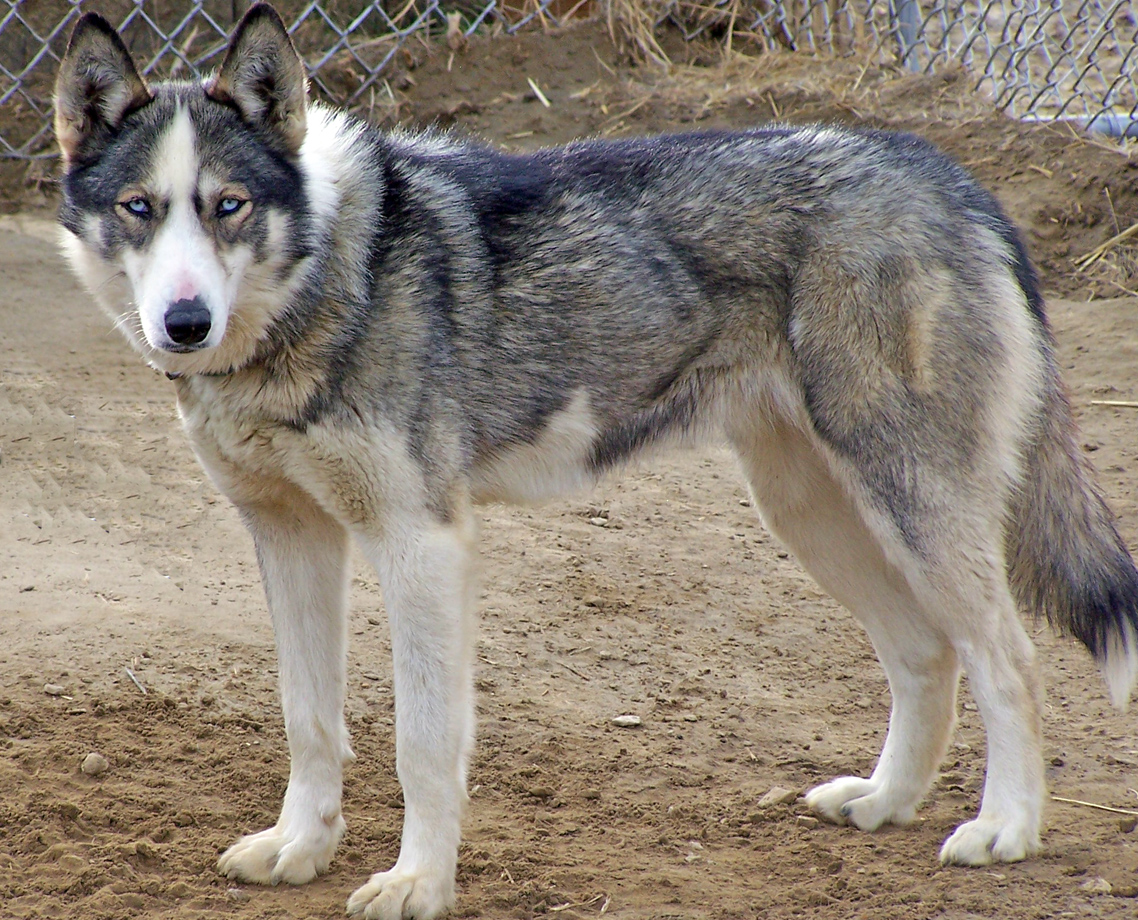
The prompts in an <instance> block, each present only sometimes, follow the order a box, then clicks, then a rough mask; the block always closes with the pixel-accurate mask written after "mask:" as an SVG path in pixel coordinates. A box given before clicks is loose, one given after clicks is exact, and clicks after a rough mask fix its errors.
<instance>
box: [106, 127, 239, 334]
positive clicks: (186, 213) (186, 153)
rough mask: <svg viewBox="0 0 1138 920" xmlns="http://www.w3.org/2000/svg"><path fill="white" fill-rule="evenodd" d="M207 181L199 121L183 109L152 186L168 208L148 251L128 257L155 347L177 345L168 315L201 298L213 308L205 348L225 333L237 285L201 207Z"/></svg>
mask: <svg viewBox="0 0 1138 920" xmlns="http://www.w3.org/2000/svg"><path fill="white" fill-rule="evenodd" d="M202 179H203V176H202V175H201V171H200V164H199V163H198V157H197V143H196V137H195V135H194V126H193V122H192V121H191V120H190V115H189V112H188V111H186V110H185V109H184V108H179V109H178V110H177V112H176V113H175V114H174V117H173V118H172V119H171V121H170V125H169V127H168V128H167V129H166V132H165V133H164V134H163V136H162V138H161V140H160V141H159V143H158V145H157V147H156V150H155V154H154V160H153V162H152V165H151V170H150V175H149V177H148V181H147V184H146V188H147V189H148V191H149V192H150V193H151V194H152V195H154V196H155V197H156V198H157V199H159V202H158V203H160V204H162V205H164V208H160V209H159V212H158V213H159V215H160V218H159V219H160V220H161V223H160V225H159V226H158V227H157V228H156V230H155V233H154V238H153V240H152V241H151V243H150V245H149V246H148V247H146V248H145V249H143V250H141V251H138V252H135V251H127V252H126V253H124V255H123V263H124V267H125V268H126V271H127V274H128V276H129V277H130V279H131V282H132V285H133V287H134V291H135V298H136V303H137V306H138V313H139V319H140V320H141V324H142V329H143V332H144V334H145V335H146V339H147V341H148V342H149V343H150V345H151V346H152V347H154V348H159V349H162V348H165V347H167V346H169V345H171V344H172V343H171V340H170V338H169V335H168V334H167V331H166V314H167V312H168V311H169V309H170V307H171V306H173V305H174V304H175V303H177V302H178V301H181V300H193V299H194V298H200V300H201V301H202V303H204V304H205V306H206V307H207V308H208V309H209V312H210V326H211V328H210V332H209V336H208V337H207V338H206V340H205V342H204V343H203V344H204V346H205V347H207V348H210V347H214V346H216V345H217V344H218V343H219V342H220V341H221V338H222V336H223V335H224V332H225V327H226V323H227V319H228V313H229V307H230V303H231V300H232V295H231V292H230V287H231V285H230V282H229V273H228V272H227V271H226V267H225V266H224V265H223V264H222V262H221V259H220V257H219V254H218V252H217V250H216V248H215V246H214V244H213V240H212V239H211V238H210V236H209V234H208V233H207V232H206V230H205V228H204V227H203V226H202V223H201V218H200V215H199V214H198V212H197V208H196V206H195V201H196V199H197V197H198V193H199V191H200V188H199V185H200V184H201V182H202ZM213 184H214V185H216V180H215V181H214V183H213ZM163 211H164V213H163Z"/></svg>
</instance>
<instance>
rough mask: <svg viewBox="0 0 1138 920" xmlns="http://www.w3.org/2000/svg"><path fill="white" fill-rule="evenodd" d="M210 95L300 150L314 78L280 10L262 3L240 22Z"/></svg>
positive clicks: (288, 147)
mask: <svg viewBox="0 0 1138 920" xmlns="http://www.w3.org/2000/svg"><path fill="white" fill-rule="evenodd" d="M206 94H207V95H208V96H209V97H210V98H212V99H216V100H217V101H218V102H224V103H225V104H226V105H231V106H233V107H234V108H235V109H237V111H238V112H240V113H241V117H242V118H243V119H244V120H245V122H246V123H247V124H249V125H252V126H253V127H256V128H261V129H263V130H265V131H267V132H268V133H269V134H270V136H274V137H276V138H278V139H279V140H280V141H281V143H282V144H283V146H284V149H285V151H286V152H288V153H291V154H295V153H296V152H297V151H298V150H300V145H301V143H302V142H303V141H304V131H305V106H306V97H307V94H308V82H307V80H306V79H305V73H304V62H303V61H301V59H300V55H299V54H297V53H296V49H295V48H294V47H293V44H292V39H290V38H289V36H288V30H287V29H285V24H284V23H283V22H282V21H281V18H280V16H278V15H277V11H276V10H274V9H273V8H272V7H271V6H269V5H268V4H267V3H257V4H255V5H253V6H251V7H250V8H249V12H247V13H246V14H245V16H244V17H243V18H242V19H241V22H239V23H238V24H237V28H236V30H234V32H233V37H232V38H231V39H230V40H229V48H228V50H227V51H226V52H225V61H224V62H223V63H222V65H221V70H219V71H218V72H217V76H215V77H214V78H213V79H212V80H211V81H210V82H209V84H208V85H207V86H206Z"/></svg>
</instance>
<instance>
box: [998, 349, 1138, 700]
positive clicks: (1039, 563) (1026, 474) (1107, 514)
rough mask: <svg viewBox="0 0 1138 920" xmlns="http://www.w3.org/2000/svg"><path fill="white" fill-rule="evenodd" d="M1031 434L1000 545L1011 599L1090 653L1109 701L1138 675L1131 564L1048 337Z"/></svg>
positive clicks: (1121, 696)
mask: <svg viewBox="0 0 1138 920" xmlns="http://www.w3.org/2000/svg"><path fill="white" fill-rule="evenodd" d="M1045 348H1046V349H1047V351H1048V354H1047V355H1046V359H1047V360H1046V362H1045V363H1046V368H1047V369H1046V372H1045V373H1046V381H1045V388H1046V392H1045V396H1044V404H1043V406H1042V411H1041V417H1040V418H1039V423H1038V427H1037V430H1036V432H1035V437H1034V438H1033V439H1032V441H1031V443H1030V444H1029V445H1028V446H1027V449H1026V450H1025V451H1024V454H1023V457H1022V462H1023V467H1022V469H1023V481H1022V483H1021V484H1020V487H1019V489H1018V491H1017V492H1016V494H1015V496H1014V497H1013V499H1012V503H1011V509H1010V511H1011V514H1010V515H1009V521H1008V527H1007V534H1006V544H1005V545H1006V550H1007V560H1008V576H1009V580H1010V583H1011V588H1012V592H1013V594H1014V595H1015V598H1016V600H1017V602H1018V603H1019V604H1020V605H1021V606H1022V607H1024V608H1025V609H1027V610H1031V611H1034V612H1037V613H1040V614H1043V615H1044V616H1046V618H1047V620H1048V621H1049V622H1050V623H1051V625H1052V626H1053V627H1055V628H1057V629H1058V630H1059V631H1060V632H1062V633H1065V634H1067V635H1070V636H1074V637H1075V638H1076V639H1078V640H1079V641H1080V642H1082V643H1083V644H1084V645H1085V646H1086V647H1087V648H1088V649H1090V652H1091V654H1092V655H1093V656H1094V657H1095V660H1096V661H1097V662H1098V664H1099V667H1100V668H1101V669H1102V673H1103V676H1104V678H1105V679H1106V683H1107V686H1108V688H1109V689H1110V695H1111V699H1112V700H1113V701H1114V704H1115V706H1117V707H1119V708H1120V709H1125V708H1126V706H1127V704H1128V703H1129V700H1130V694H1131V691H1132V690H1133V688H1134V685H1135V682H1136V681H1138V570H1136V569H1135V567H1134V560H1133V559H1132V558H1131V556H1130V552H1129V550H1127V548H1126V544H1125V543H1123V541H1122V537H1121V536H1120V535H1119V533H1118V529H1117V528H1116V526H1115V522H1114V516H1113V514H1112V513H1111V511H1110V509H1109V508H1107V506H1106V502H1105V501H1103V498H1102V495H1101V494H1100V492H1099V490H1098V487H1097V485H1096V484H1095V478H1094V472H1093V470H1092V469H1091V466H1090V464H1089V463H1088V462H1087V460H1086V459H1085V457H1084V456H1083V453H1082V451H1081V449H1080V447H1079V442H1078V440H1077V432H1076V428H1075V422H1074V419H1073V417H1072V415H1071V407H1070V404H1069V403H1068V401H1067V395H1066V392H1065V391H1064V389H1063V384H1062V382H1061V381H1060V379H1059V374H1058V370H1057V368H1056V365H1055V361H1054V358H1053V356H1052V355H1051V354H1050V351H1051V345H1050V342H1049V341H1048V343H1047V345H1046V346H1045Z"/></svg>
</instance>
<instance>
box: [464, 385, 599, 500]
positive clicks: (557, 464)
mask: <svg viewBox="0 0 1138 920" xmlns="http://www.w3.org/2000/svg"><path fill="white" fill-rule="evenodd" d="M596 436H597V425H596V422H595V421H594V419H593V413H592V410H591V409H590V408H589V394H588V393H587V392H585V390H578V391H577V392H576V393H575V394H574V395H573V400H572V401H571V402H570V403H569V405H568V406H566V407H565V408H564V409H562V410H560V411H559V412H555V413H554V414H553V415H552V416H551V417H550V419H549V422H548V423H547V424H546V426H545V428H544V430H543V431H542V432H541V435H540V436H539V437H538V438H537V440H536V441H534V442H533V443H532V444H521V445H518V446H516V447H513V448H511V449H510V450H509V451H507V452H506V453H503V454H501V455H500V456H498V457H495V458H494V460H493V461H492V462H490V463H487V464H485V465H483V466H482V467H481V468H480V469H478V470H477V471H476V472H475V475H474V478H473V482H472V485H471V489H472V492H473V494H474V497H475V499H476V500H477V501H480V502H489V501H504V502H516V503H518V504H533V503H537V502H542V501H548V500H549V499H551V498H554V497H555V496H559V495H565V494H568V493H571V492H576V491H578V490H580V489H583V488H586V487H587V486H591V485H593V484H594V483H595V481H596V477H595V476H594V475H593V474H592V473H590V472H589V465H588V459H589V454H590V452H591V450H592V447H593V443H594V441H595V439H596Z"/></svg>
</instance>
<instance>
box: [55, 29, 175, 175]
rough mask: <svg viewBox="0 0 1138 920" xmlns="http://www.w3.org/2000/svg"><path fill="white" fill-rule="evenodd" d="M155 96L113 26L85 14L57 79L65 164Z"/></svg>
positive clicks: (57, 131)
mask: <svg viewBox="0 0 1138 920" xmlns="http://www.w3.org/2000/svg"><path fill="white" fill-rule="evenodd" d="M152 98H153V96H152V95H151V92H150V90H149V89H148V88H147V86H146V83H145V81H144V80H143V79H142V77H140V76H139V75H138V69H137V68H136V67H135V66H134V61H133V60H131V57H130V52H129V51H127V50H126V45H124V44H123V42H122V39H121V38H119V35H118V33H117V32H116V31H115V30H114V28H112V26H111V24H110V23H109V22H107V20H105V19H104V18H103V17H102V16H99V15H98V14H96V13H86V14H84V15H83V16H82V17H81V18H80V19H79V21H78V22H77V23H76V24H75V28H74V30H72V32H71V41H70V42H68V44H67V51H66V52H65V53H64V55H63V60H62V61H60V64H59V74H58V75H57V76H56V78H55V138H56V140H57V141H58V142H59V149H60V150H61V151H62V153H63V162H64V165H66V164H67V163H69V162H71V161H72V160H74V159H75V158H76V157H77V156H78V155H79V153H80V151H81V150H82V149H83V147H84V145H85V144H87V142H88V141H90V140H91V139H92V138H94V137H97V136H105V135H109V134H110V133H111V132H112V131H114V130H115V129H117V128H118V127H119V126H120V125H121V124H122V122H123V119H124V118H126V116H127V115H129V114H130V113H131V112H133V111H134V110H135V109H137V108H139V107H140V106H143V105H145V104H146V103H148V102H149V101H150V100H151V99H152Z"/></svg>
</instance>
